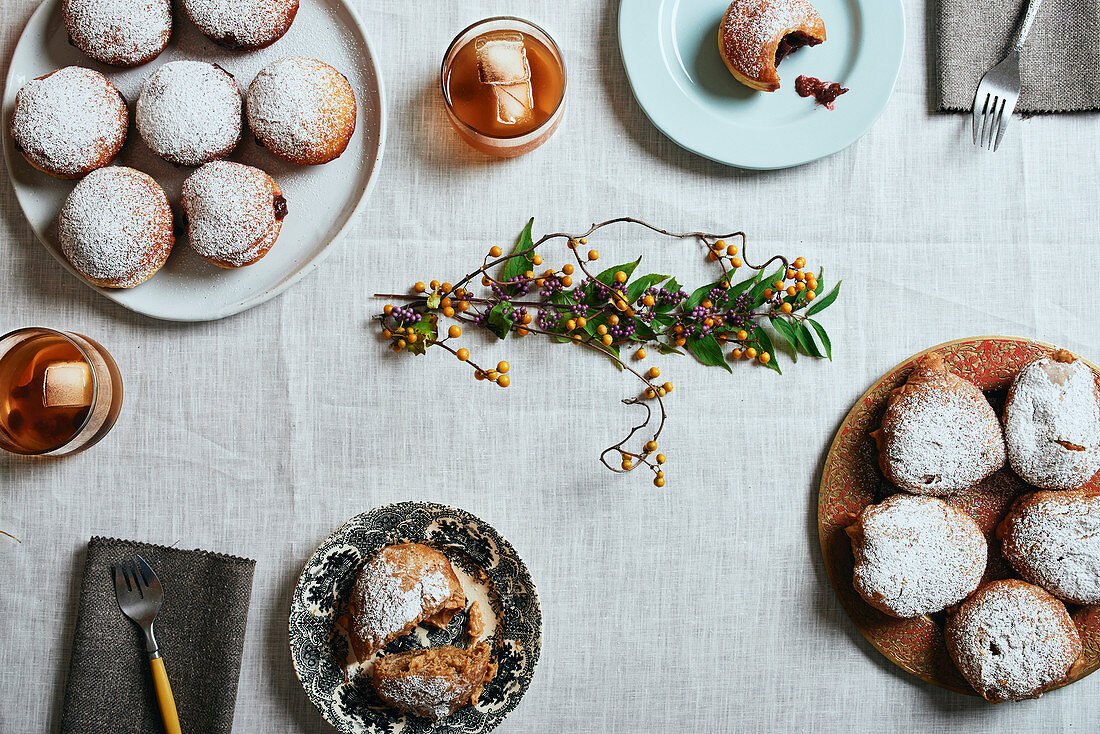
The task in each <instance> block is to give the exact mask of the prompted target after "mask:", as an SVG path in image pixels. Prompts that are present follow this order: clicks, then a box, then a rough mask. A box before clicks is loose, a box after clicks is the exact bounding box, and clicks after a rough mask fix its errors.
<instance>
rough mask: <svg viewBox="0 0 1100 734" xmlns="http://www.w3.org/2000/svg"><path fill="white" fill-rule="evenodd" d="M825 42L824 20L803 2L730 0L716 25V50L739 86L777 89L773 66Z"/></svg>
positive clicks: (777, 79)
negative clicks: (791, 54) (731, 1)
mask: <svg viewBox="0 0 1100 734" xmlns="http://www.w3.org/2000/svg"><path fill="white" fill-rule="evenodd" d="M824 42H825V21H823V20H822V19H821V16H820V15H818V13H817V10H816V9H815V8H814V6H813V5H811V4H810V3H808V2H806V0H733V3H731V4H730V6H729V9H728V10H727V11H726V15H725V16H724V17H723V18H722V23H721V24H720V25H719V26H718V51H719V53H721V55H722V61H724V62H725V64H726V68H727V69H729V70H730V73H731V74H733V76H734V77H736V79H737V81H739V82H741V83H742V84H744V85H746V86H748V87H752V88H753V89H757V90H759V91H761V92H774V91H775V90H777V89H779V72H778V71H777V70H776V67H778V66H779V63H780V62H781V61H783V58H784V57H786V56H787V55H788V54H790V53H791V52H793V51H797V50H798V49H800V48H802V47H803V46H816V45H818V44H819V43H824Z"/></svg>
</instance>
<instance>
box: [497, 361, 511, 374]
mask: <svg viewBox="0 0 1100 734" xmlns="http://www.w3.org/2000/svg"><path fill="white" fill-rule="evenodd" d="M510 369H512V365H510V364H508V363H507V362H497V372H499V373H500V374H502V375H503V374H504V373H505V372H507V371H508V370H510Z"/></svg>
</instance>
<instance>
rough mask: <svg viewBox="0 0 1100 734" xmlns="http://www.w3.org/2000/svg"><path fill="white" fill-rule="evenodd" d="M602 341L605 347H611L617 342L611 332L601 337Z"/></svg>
mask: <svg viewBox="0 0 1100 734" xmlns="http://www.w3.org/2000/svg"><path fill="white" fill-rule="evenodd" d="M600 341H601V342H603V345H604V346H605V347H610V346H611V345H612V344H613V343H614V342H615V340H614V339H612V338H611V335H610V334H604V335H603V336H602V337H600Z"/></svg>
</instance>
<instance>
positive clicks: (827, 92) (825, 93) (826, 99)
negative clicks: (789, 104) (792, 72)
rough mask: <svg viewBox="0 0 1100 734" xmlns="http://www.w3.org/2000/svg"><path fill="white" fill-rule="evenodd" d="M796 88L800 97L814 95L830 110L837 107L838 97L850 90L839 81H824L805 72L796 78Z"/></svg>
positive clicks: (819, 102)
mask: <svg viewBox="0 0 1100 734" xmlns="http://www.w3.org/2000/svg"><path fill="white" fill-rule="evenodd" d="M794 88H795V91H796V92H798V96H799V97H814V98H815V99H816V100H817V103H818V104H820V105H824V106H825V107H826V108H827V109H830V110H834V109H836V105H835V104H834V103H835V102H836V99H837V97H839V96H840V95H842V94H844V93H845V92H847V91H848V90H847V89H845V88H844V87H842V86H840V84H839V83H837V82H823V81H821V80H820V79H816V78H814V77H812V76H806V75H805V74H803V75H802V76H800V77H798V78H797V79H795V80H794Z"/></svg>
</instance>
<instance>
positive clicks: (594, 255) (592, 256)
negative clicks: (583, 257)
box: [588, 250, 600, 260]
mask: <svg viewBox="0 0 1100 734" xmlns="http://www.w3.org/2000/svg"><path fill="white" fill-rule="evenodd" d="M588 259H589V260H599V259H600V252H599V250H589V251H588Z"/></svg>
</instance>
